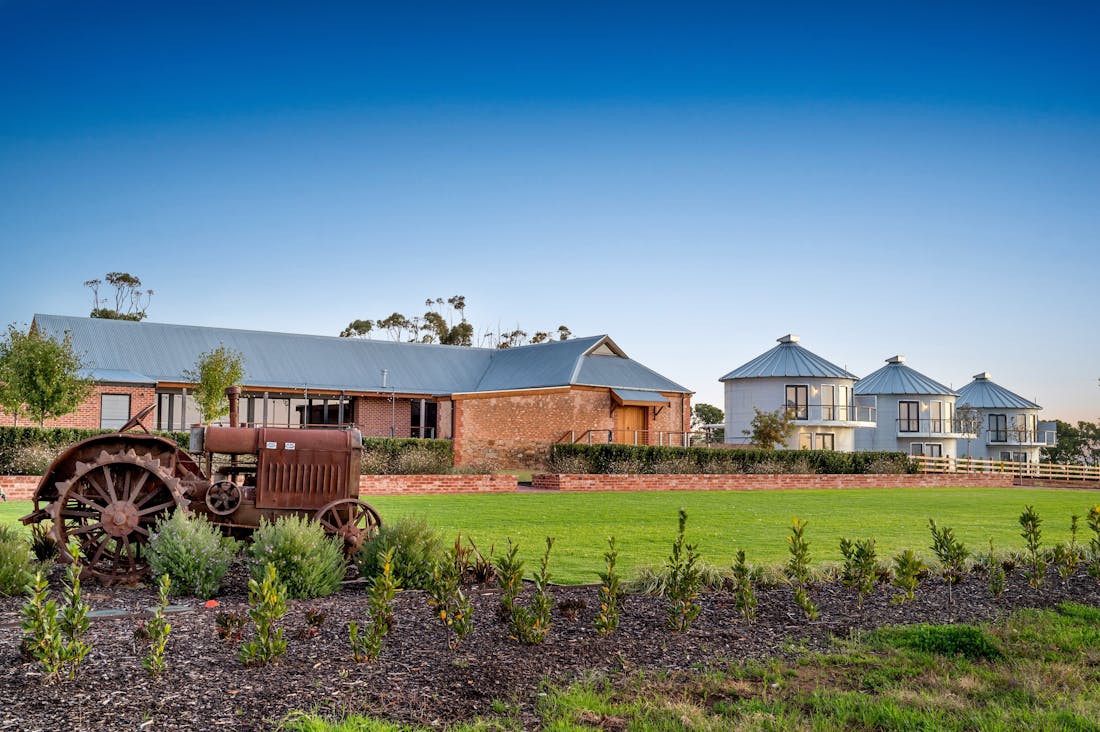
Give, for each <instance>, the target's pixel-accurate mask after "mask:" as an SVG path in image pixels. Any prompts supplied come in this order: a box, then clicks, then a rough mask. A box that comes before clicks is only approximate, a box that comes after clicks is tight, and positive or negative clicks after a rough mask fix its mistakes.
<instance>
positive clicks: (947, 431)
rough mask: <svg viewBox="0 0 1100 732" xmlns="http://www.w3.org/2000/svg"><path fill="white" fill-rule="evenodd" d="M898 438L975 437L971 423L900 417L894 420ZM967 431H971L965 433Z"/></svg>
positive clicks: (975, 433) (955, 420) (932, 418)
mask: <svg viewBox="0 0 1100 732" xmlns="http://www.w3.org/2000/svg"><path fill="white" fill-rule="evenodd" d="M895 423H896V424H897V432H898V437H922V436H924V437H927V436H930V435H936V436H942V437H965V436H967V435H969V436H971V437H976V436H977V434H978V433H977V431H976V428H975V427H974V425H973V423H970V424H968V423H967V422H965V421H964V420H958V419H943V418H935V417H912V418H909V417H901V418H899V419H897V420H895ZM967 430H971V431H970V432H967Z"/></svg>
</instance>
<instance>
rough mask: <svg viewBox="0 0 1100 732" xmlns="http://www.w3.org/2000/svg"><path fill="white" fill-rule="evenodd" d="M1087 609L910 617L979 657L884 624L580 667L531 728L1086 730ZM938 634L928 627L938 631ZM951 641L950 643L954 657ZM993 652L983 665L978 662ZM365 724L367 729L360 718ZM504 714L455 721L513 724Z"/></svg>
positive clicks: (1099, 664) (1098, 628) (1091, 634)
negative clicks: (807, 648)
mask: <svg viewBox="0 0 1100 732" xmlns="http://www.w3.org/2000/svg"><path fill="white" fill-rule="evenodd" d="M1098 622H1100V610H1097V609H1096V608H1091V607H1085V606H1081V605H1074V604H1064V605H1061V606H1059V607H1058V609H1057V610H1053V611H1051V610H1024V611H1020V612H1017V613H1015V614H1014V615H1012V616H1011V617H1009V618H1008V619H1007V620H1005V621H1003V622H1001V623H997V624H988V625H985V626H981V627H979V628H970V629H969V630H968V631H967V632H965V633H962V634H960V633H958V632H957V627H956V626H920V627H921V628H922V629H923V630H922V631H921V632H923V633H924V634H926V635H928V634H931V635H934V636H942V637H944V638H966V639H967V640H966V641H965V642H964V643H963V646H964V647H969V645H970V644H971V643H972V642H973V639H974V638H976V637H980V638H983V639H984V640H983V641H982V643H983V644H986V645H988V647H996V648H997V649H998V650H997V653H996V654H993V655H992V656H989V655H985V654H979V655H978V656H977V657H974V656H973V654H969V653H966V652H964V651H962V650H959V649H953V648H952V646H951V644H950V643H948V644H947V645H946V646H943V647H939V648H937V650H936V651H929V650H920V649H919V648H915V647H913V644H912V643H910V642H909V640H906V637H907V634H908V635H909V636H912V633H911V632H910V631H909V630H907V629H893V628H887V629H883V630H880V631H876V632H873V633H871V634H869V635H868V636H867V637H865V638H857V639H854V640H849V641H844V642H838V643H837V647H836V650H835V651H834V652H831V653H824V654H806V655H804V656H801V657H799V658H796V659H794V660H790V661H778V660H772V661H768V662H758V661H753V662H745V663H738V664H732V665H729V666H726V667H723V668H718V669H710V670H706V671H696V672H692V673H682V674H676V675H667V674H648V675H646V674H638V675H635V676H632V677H629V678H625V679H623V678H620V679H616V680H614V681H612V680H611V679H608V678H606V677H602V676H593V677H591V678H588V679H584V680H581V681H578V682H576V683H574V684H572V685H570V686H567V687H546V688H545V689H544V694H543V695H542V696H541V697H540V702H539V705H538V714H539V716H540V718H541V723H542V728H543V729H545V730H553V731H555V732H567V731H573V730H600V729H630V730H639V731H642V730H644V731H649V730H668V731H670V732H671V731H679V730H716V731H717V730H729V729H738V730H776V731H778V730H832V729H850V730H972V729H982V730H1017V729H1028V730H1032V731H1040V730H1098V729H1100V723H1098V722H1097V720H1100V625H1098ZM937 628H938V630H933V629H937ZM956 650H959V652H955V651H956ZM991 658H992V659H995V660H990V659H991ZM370 725H378V726H370ZM519 728H520V727H519V726H518V723H517V721H516V718H515V715H514V712H512V711H510V710H509V709H508V708H507V707H506V706H505V705H501V709H500V714H498V715H495V716H489V717H487V718H485V719H483V720H480V721H478V722H476V723H473V724H470V725H464V726H461V727H455V728H453V729H455V730H493V729H519ZM286 729H287V730H293V731H294V732H353V731H356V732H359V731H366V730H370V731H371V732H414V731H416V732H418V731H419V729H420V728H416V727H405V726H401V725H391V724H389V723H385V722H379V721H377V720H370V719H367V718H363V717H354V718H351V719H348V720H346V721H343V722H339V723H329V722H326V721H325V720H324V719H323V718H321V717H319V716H315V715H302V716H296V717H295V718H293V719H292V720H291V721H289V722H288V723H287V725H286Z"/></svg>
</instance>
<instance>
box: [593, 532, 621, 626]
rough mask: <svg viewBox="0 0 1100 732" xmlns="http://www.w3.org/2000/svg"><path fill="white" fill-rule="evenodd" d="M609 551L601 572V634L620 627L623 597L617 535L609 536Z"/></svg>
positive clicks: (599, 619) (599, 616) (597, 624)
mask: <svg viewBox="0 0 1100 732" xmlns="http://www.w3.org/2000/svg"><path fill="white" fill-rule="evenodd" d="M607 547H608V548H607V551H606V552H605V553H604V555H603V558H604V571H603V572H600V573H599V575H600V589H599V598H600V612H599V614H598V615H597V616H596V630H597V631H598V632H599V634H600V635H607V634H608V633H614V632H615V629H616V628H618V627H619V604H620V603H621V602H622V599H623V590H622V577H621V576H620V575H619V572H618V571H617V570H616V569H615V564H616V562H617V560H618V558H619V554H618V552H616V551H615V537H614V536H609V537H608V538H607Z"/></svg>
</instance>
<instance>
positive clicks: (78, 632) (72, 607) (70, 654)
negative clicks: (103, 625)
mask: <svg viewBox="0 0 1100 732" xmlns="http://www.w3.org/2000/svg"><path fill="white" fill-rule="evenodd" d="M68 549H69V556H71V557H72V558H73V560H72V562H70V563H69V566H68V567H67V568H66V569H65V582H64V583H62V585H61V606H60V611H61V617H60V619H59V623H60V625H61V654H62V658H63V660H64V662H65V664H66V666H67V667H68V669H69V678H70V679H71V678H73V677H74V676H76V669H77V667H78V666H79V665H80V664H81V663H82V662H83V661H84V658H85V657H86V656H87V655H88V653H89V652H90V651H91V650H92V647H91V646H90V645H88V643H86V642H85V641H84V636H86V635H87V634H88V627H89V625H90V623H89V621H88V611H90V610H91V608H90V607H89V606H88V604H87V603H86V602H84V599H83V598H82V596H81V591H80V572H81V569H82V567H81V563H80V545H79V544H77V543H76V541H73V542H72V543H71V544H70V545H69V547H68Z"/></svg>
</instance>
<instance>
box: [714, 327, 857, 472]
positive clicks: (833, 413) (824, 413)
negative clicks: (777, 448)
mask: <svg viewBox="0 0 1100 732" xmlns="http://www.w3.org/2000/svg"><path fill="white" fill-rule="evenodd" d="M778 341H779V345H777V346H776V347H775V348H773V349H771V350H770V351H767V352H766V353H762V354H760V355H759V356H757V357H756V358H754V359H752V360H751V361H749V362H748V363H746V364H744V365H742V366H739V367H738V368H736V369H734V370H733V371H730V372H729V373H728V374H726V375H725V376H723V377H722V378H721V379H719V380H720V381H721V382H722V383H723V384H724V385H725V406H726V442H727V443H747V442H749V441H750V440H749V437H747V436H746V434H745V433H746V432H748V431H751V429H752V420H753V417H754V416H755V411H754V408H755V409H759V410H760V411H761V412H777V411H782V410H785V411H787V412H788V413H789V414H790V415H792V417H793V419H794V421H795V423H796V424H797V429H796V431H795V432H794V434H793V435H791V437H790V438H789V439H788V440H787V443H786V444H785V445H784V447H786V448H788V449H796V450H797V449H805V450H841V451H844V452H851V451H853V450H854V449H855V446H856V445H855V433H856V428H858V427H874V426H875V411H874V407H873V406H867V405H862V404H857V403H856V398H855V391H854V390H855V385H856V382H857V381H858V380H859V377H857V376H856V375H855V374H852V373H850V372H849V371H847V370H846V369H842V368H841V367H840V366H837V365H836V364H834V363H832V362H830V361H827V360H825V359H824V358H822V357H821V356H818V355H817V354H816V353H813V352H811V351H809V350H807V349H805V348H803V347H802V346H801V345H799V342H798V341H799V339H798V336H796V335H785V336H783V337H782V338H779V339H778Z"/></svg>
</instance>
